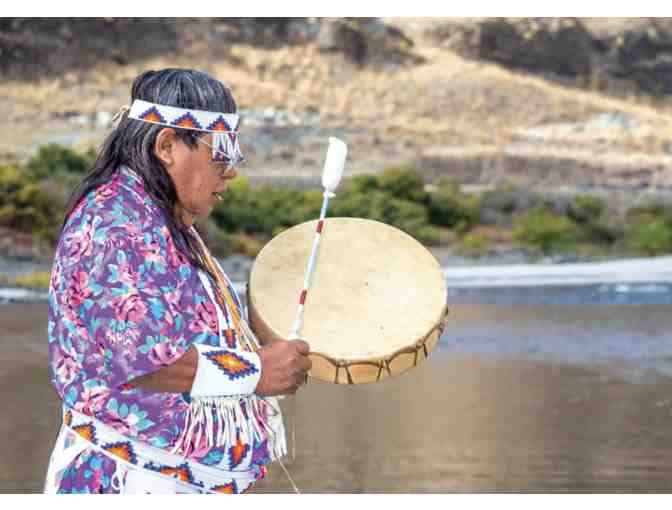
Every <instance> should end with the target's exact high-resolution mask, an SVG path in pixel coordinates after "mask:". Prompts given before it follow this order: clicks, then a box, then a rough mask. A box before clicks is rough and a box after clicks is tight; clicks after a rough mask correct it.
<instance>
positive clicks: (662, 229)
mask: <svg viewBox="0 0 672 510" xmlns="http://www.w3.org/2000/svg"><path fill="white" fill-rule="evenodd" d="M626 245H627V246H628V248H630V249H631V250H632V251H633V252H635V253H636V254H639V255H648V256H653V255H662V254H666V253H672V226H670V224H669V223H668V222H667V221H665V219H663V218H659V217H655V216H648V215H642V216H639V217H638V220H637V221H635V222H634V224H633V225H632V226H631V228H630V231H629V233H628V237H627V239H626Z"/></svg>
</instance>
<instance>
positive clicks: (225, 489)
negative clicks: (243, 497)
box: [210, 480, 238, 494]
mask: <svg viewBox="0 0 672 510" xmlns="http://www.w3.org/2000/svg"><path fill="white" fill-rule="evenodd" d="M210 490H211V491H213V492H220V493H222V494H238V487H236V482H235V481H234V480H231V483H225V484H224V485H214V486H213V487H210Z"/></svg>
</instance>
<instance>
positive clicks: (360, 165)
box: [0, 18, 672, 199]
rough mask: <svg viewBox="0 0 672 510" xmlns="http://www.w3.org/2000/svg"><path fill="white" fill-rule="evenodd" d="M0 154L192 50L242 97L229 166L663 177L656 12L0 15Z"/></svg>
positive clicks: (559, 185) (81, 141)
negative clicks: (356, 16)
mask: <svg viewBox="0 0 672 510" xmlns="http://www.w3.org/2000/svg"><path fill="white" fill-rule="evenodd" d="M0 49H1V51H0V71H1V72H2V79H1V80H0V104H1V105H2V111H3V114H4V115H3V117H4V119H5V130H4V134H5V136H3V137H2V139H0V159H1V160H4V161H9V160H17V159H18V160H22V159H24V158H25V157H27V156H28V155H29V154H31V153H33V152H34V151H35V149H36V148H37V147H38V146H39V145H40V144H44V143H60V144H64V145H68V146H72V147H76V148H86V147H90V146H95V145H97V144H98V143H100V141H101V140H102V138H103V137H104V136H105V134H106V133H107V132H109V129H110V126H111V118H112V115H113V114H114V112H116V111H117V109H118V108H119V107H120V106H122V105H124V104H127V103H128V95H129V89H130V84H131V81H132V79H133V77H134V76H136V75H137V74H138V73H140V72H141V71H143V70H146V69H156V68H161V67H176V66H180V67H195V68H199V69H203V70H206V71H208V72H210V73H212V74H213V75H215V76H217V77H218V78H219V79H221V80H222V81H224V82H225V83H227V84H228V85H229V86H230V87H231V88H232V90H233V92H234V95H235V96H236V98H237V101H238V102H239V105H240V107H241V109H242V112H243V114H244V120H243V129H244V134H243V139H242V140H243V143H244V148H245V149H246V151H247V155H248V161H249V163H248V164H247V166H246V167H245V168H244V173H246V174H247V175H249V176H250V177H251V178H252V179H254V180H258V181H278V182H282V183H287V182H289V183H296V182H299V183H305V184H311V183H316V182H317V180H318V177H319V174H320V172H321V165H322V161H323V158H324V153H325V149H326V140H327V137H328V136H330V135H336V136H340V137H342V138H343V139H345V140H346V141H347V142H348V144H349V149H350V152H349V157H348V170H347V171H348V173H349V174H350V175H353V174H356V173H363V172H371V171H379V170H382V169H383V168H385V167H388V166H390V165H401V164H411V165H414V166H416V167H417V168H419V169H421V170H422V171H423V172H424V174H425V175H426V180H427V182H429V183H431V182H433V181H435V180H436V179H437V178H438V177H440V176H446V175H450V176H454V177H455V178H456V179H457V180H459V181H460V182H461V183H464V184H467V185H470V186H472V187H473V188H474V189H478V188H482V187H488V186H492V185H496V184H499V183H502V182H504V181H509V182H512V183H516V184H524V185H526V186H529V187H531V188H537V189H540V190H544V189H548V190H555V191H557V190H559V189H566V190H568V191H570V192H575V191H577V190H579V191H591V190H595V191H609V192H611V191H614V190H615V191H618V192H621V194H623V195H624V196H626V197H630V198H632V199H637V197H642V196H645V195H646V194H651V193H659V194H667V193H672V142H671V141H670V139H671V137H670V135H671V134H672V116H671V115H670V114H671V113H672V103H671V102H670V100H669V97H670V94H672V73H670V70H672V68H671V66H672V22H670V21H665V20H664V21H660V20H649V19H637V20H620V19H582V20H576V19H559V20H558V19H556V20H547V19H546V20H544V19H498V20H493V19H447V18H443V19H442V18H432V19H413V18H403V19H387V18H383V19H368V20H361V19H360V20H352V19H300V18H297V19H291V20H289V19H264V20H260V19H236V20H230V19H228V20H227V19H214V20H200V19H185V20H178V21H174V20H109V19H104V20H88V21H73V20H57V21H41V20H21V19H14V20H11V19H9V20H2V21H0Z"/></svg>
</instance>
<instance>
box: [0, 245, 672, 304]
mask: <svg viewBox="0 0 672 510" xmlns="http://www.w3.org/2000/svg"><path fill="white" fill-rule="evenodd" d="M221 262H222V266H223V268H224V270H225V272H227V273H228V274H229V275H230V278H231V280H232V281H233V284H234V287H235V289H236V291H237V292H238V293H239V294H243V293H245V290H246V285H247V279H248V275H249V270H250V268H251V265H252V260H251V259H250V260H246V261H242V260H241V257H240V256H234V257H229V258H227V259H224V260H222V261H221ZM441 270H442V271H443V273H444V276H445V279H446V285H447V287H448V289H449V290H450V289H487V288H514V287H515V288H524V287H536V288H539V287H556V288H557V287H579V286H590V285H599V284H607V285H615V286H618V285H621V286H623V289H622V291H623V292H628V289H629V288H630V287H629V286H632V285H633V284H641V285H652V286H656V288H657V289H658V287H659V289H658V291H659V292H662V293H667V292H670V290H671V289H672V256H661V257H651V258H628V259H618V260H608V261H595V262H580V263H557V262H553V261H552V259H546V260H545V261H543V262H541V263H536V264H530V263H522V264H521V263H517V262H514V263H511V264H501V263H500V264H487V265H485V264H482V263H481V264H478V263H476V264H471V265H454V264H450V263H448V264H447V263H446V259H445V258H443V260H442V261H441ZM0 273H1V271H0ZM668 286H670V287H669V288H668ZM654 290H655V289H654ZM47 299H48V292H47V290H46V289H43V290H35V289H28V288H24V287H16V286H10V285H0V305H6V304H10V303H25V302H46V301H47Z"/></svg>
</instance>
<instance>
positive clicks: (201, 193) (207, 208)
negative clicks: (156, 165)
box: [167, 133, 236, 224]
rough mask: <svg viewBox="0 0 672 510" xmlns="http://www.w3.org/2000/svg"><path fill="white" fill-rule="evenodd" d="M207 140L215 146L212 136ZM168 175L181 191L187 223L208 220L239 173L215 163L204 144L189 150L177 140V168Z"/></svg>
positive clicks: (175, 158) (174, 163) (175, 163)
mask: <svg viewBox="0 0 672 510" xmlns="http://www.w3.org/2000/svg"><path fill="white" fill-rule="evenodd" d="M203 140H204V141H205V142H207V144H209V145H212V134H210V133H207V134H206V135H205V136H204V137H203ZM167 169H168V173H169V174H170V175H171V177H172V178H173V182H174V183H175V187H176V189H177V196H178V198H179V203H180V209H181V211H180V212H181V213H182V216H183V219H184V220H185V223H187V224H189V222H188V220H189V219H191V221H193V220H194V219H196V218H204V217H207V216H208V215H209V214H210V213H211V212H212V209H213V208H214V206H215V204H216V203H217V202H218V200H219V198H218V196H217V195H218V194H221V193H224V192H225V191H226V189H227V188H228V181H229V180H230V179H233V178H234V177H236V170H235V169H234V168H233V167H228V166H227V164H225V163H216V162H213V161H212V149H211V148H210V147H208V145H206V144H204V143H200V142H199V143H198V144H197V145H196V147H194V148H191V147H189V146H188V145H187V144H186V143H185V142H184V141H182V140H180V139H177V142H176V144H175V151H174V160H173V164H172V165H170V167H169V168H167Z"/></svg>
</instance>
